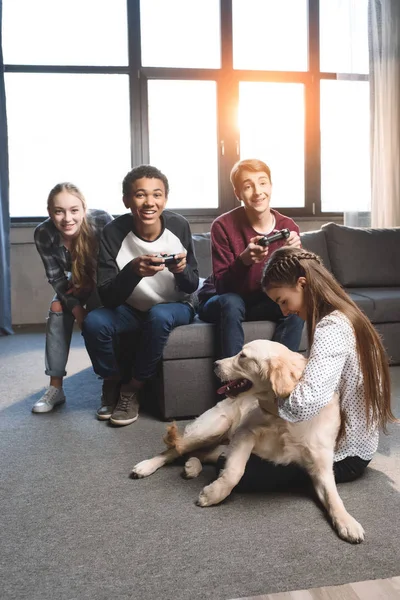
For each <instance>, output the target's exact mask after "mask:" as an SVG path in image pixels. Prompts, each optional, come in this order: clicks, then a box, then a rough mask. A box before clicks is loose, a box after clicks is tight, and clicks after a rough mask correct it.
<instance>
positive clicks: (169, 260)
mask: <svg viewBox="0 0 400 600" xmlns="http://www.w3.org/2000/svg"><path fill="white" fill-rule="evenodd" d="M155 258H163V259H164V262H163V263H158V262H151V263H150V264H151V265H153V266H154V267H159V266H160V265H164V264H165V265H174V264H175V265H177V264H178V263H179V262H180V261H181V260H182V259H181V258H178V259H176V258H175V254H156V256H155Z"/></svg>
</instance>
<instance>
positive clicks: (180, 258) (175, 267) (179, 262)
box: [167, 252, 187, 273]
mask: <svg viewBox="0 0 400 600" xmlns="http://www.w3.org/2000/svg"><path fill="white" fill-rule="evenodd" d="M174 256H175V260H176V262H175V263H171V264H169V265H167V268H168V270H169V271H170V272H171V273H182V271H184V270H185V268H186V265H187V262H186V252H181V254H174Z"/></svg>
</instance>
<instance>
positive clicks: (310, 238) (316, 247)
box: [300, 229, 332, 271]
mask: <svg viewBox="0 0 400 600" xmlns="http://www.w3.org/2000/svg"><path fill="white" fill-rule="evenodd" d="M300 238H301V245H302V246H303V248H304V249H305V250H309V251H310V252H314V253H315V254H318V256H319V257H320V258H322V262H323V263H324V267H326V268H327V269H328V271H332V268H331V262H330V260H329V254H328V246H327V243H326V235H325V231H324V230H323V229H318V230H316V231H305V232H304V233H302V234H301V235H300Z"/></svg>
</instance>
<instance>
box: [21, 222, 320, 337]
mask: <svg viewBox="0 0 400 600" xmlns="http://www.w3.org/2000/svg"><path fill="white" fill-rule="evenodd" d="M297 222H298V224H299V227H300V230H301V231H312V230H314V229H319V228H320V226H321V225H322V224H323V223H324V221H323V220H322V221H321V220H320V221H316V220H315V221H302V220H301V219H297ZM191 229H192V232H193V233H202V232H204V231H209V229H210V223H193V224H192V225H191ZM33 231H34V226H12V227H11V230H10V242H11V303H12V323H13V325H31V324H38V323H44V322H45V319H46V316H47V312H48V309H49V305H50V302H51V299H52V297H53V295H54V292H53V288H52V287H51V286H50V285H49V283H48V282H47V279H46V275H45V272H44V268H43V263H42V261H41V259H40V256H39V254H38V252H37V250H36V247H35V244H34V242H33Z"/></svg>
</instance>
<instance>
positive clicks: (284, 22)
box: [232, 0, 308, 71]
mask: <svg viewBox="0 0 400 600" xmlns="http://www.w3.org/2000/svg"><path fill="white" fill-rule="evenodd" d="M307 5H308V2H307V0H279V2H277V0H233V3H232V10H233V66H234V68H235V69H260V70H266V71H307V69H308V66H307V65H308V58H307V47H308V42H307V36H308V7H307Z"/></svg>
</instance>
